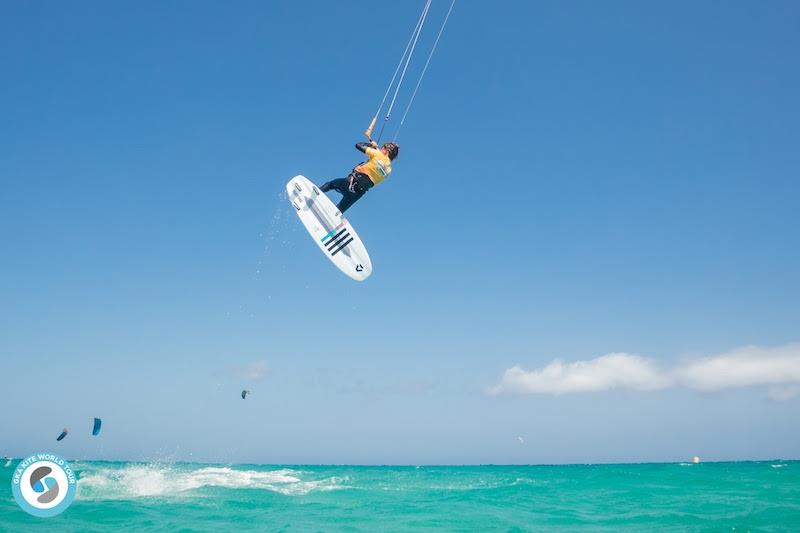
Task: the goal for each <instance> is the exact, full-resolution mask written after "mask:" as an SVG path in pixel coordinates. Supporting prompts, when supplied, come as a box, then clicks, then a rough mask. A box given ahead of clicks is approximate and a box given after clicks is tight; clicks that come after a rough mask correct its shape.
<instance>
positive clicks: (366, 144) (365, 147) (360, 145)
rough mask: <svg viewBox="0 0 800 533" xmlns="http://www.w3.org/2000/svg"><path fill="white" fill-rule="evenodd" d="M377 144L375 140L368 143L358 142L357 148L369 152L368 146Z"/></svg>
mask: <svg viewBox="0 0 800 533" xmlns="http://www.w3.org/2000/svg"><path fill="white" fill-rule="evenodd" d="M376 146H378V145H377V143H375V141H372V142H368V143H356V150H358V151H359V152H364V153H367V149H368V148H375V147H376Z"/></svg>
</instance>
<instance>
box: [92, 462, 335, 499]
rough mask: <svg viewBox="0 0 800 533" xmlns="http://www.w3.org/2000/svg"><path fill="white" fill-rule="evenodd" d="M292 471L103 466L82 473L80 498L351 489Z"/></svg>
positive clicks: (332, 480)
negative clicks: (214, 490) (210, 491)
mask: <svg viewBox="0 0 800 533" xmlns="http://www.w3.org/2000/svg"><path fill="white" fill-rule="evenodd" d="M302 475H303V474H302V472H299V471H296V470H290V469H279V470H239V469H236V468H230V467H224V466H205V467H198V466H194V467H193V466H188V465H148V464H133V465H125V466H118V467H114V466H108V467H105V466H100V467H95V468H90V469H88V470H84V471H82V472H80V474H79V478H78V498H80V499H85V500H123V499H130V498H147V497H162V498H163V497H176V496H198V495H201V494H202V491H203V489H210V488H224V489H253V490H266V491H272V492H277V493H280V494H285V495H290V496H296V495H300V496H302V495H304V494H308V493H310V492H313V491H329V490H337V489H343V488H347V485H346V483H347V481H348V480H347V478H339V477H327V478H322V479H309V480H304V479H302V478H301V476H302Z"/></svg>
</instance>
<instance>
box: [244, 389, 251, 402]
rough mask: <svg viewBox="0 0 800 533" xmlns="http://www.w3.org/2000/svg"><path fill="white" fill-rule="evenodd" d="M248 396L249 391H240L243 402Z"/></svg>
mask: <svg viewBox="0 0 800 533" xmlns="http://www.w3.org/2000/svg"><path fill="white" fill-rule="evenodd" d="M248 394H250V391H249V390H243V391H242V400H244V399H245V398H247V395H248Z"/></svg>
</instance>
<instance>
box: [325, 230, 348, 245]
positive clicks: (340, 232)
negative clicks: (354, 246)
mask: <svg viewBox="0 0 800 533" xmlns="http://www.w3.org/2000/svg"><path fill="white" fill-rule="evenodd" d="M346 231H347V228H342V229H341V231H339V233H337V234H336V235H334V236H333V237H331V240H329V241H328V242H325V241H324V240H323V241H322V242H323V243H324V244H325V246H327V245H329V244H330V243H332V242H333V241H335V240H336V239H338V238H339V237H340V236H341V235H342V233H345V232H346Z"/></svg>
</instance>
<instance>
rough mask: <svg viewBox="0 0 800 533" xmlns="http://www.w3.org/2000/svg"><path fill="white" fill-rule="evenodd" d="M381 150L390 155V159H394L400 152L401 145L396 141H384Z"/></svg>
mask: <svg viewBox="0 0 800 533" xmlns="http://www.w3.org/2000/svg"><path fill="white" fill-rule="evenodd" d="M381 151H382V152H383V153H384V154H386V155H388V156H389V160H391V161H394V159H395V158H396V157H397V154H399V153H400V147H399V146H397V145H396V144H395V143H384V145H383V146H381Z"/></svg>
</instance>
